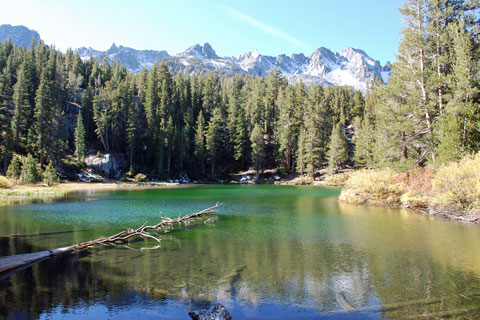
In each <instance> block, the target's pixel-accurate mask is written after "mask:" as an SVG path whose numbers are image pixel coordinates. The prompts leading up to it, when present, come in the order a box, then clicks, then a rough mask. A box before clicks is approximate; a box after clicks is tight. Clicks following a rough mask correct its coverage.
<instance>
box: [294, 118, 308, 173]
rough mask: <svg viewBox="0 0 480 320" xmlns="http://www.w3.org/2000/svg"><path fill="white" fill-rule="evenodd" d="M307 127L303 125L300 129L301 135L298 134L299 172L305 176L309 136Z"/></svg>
mask: <svg viewBox="0 0 480 320" xmlns="http://www.w3.org/2000/svg"><path fill="white" fill-rule="evenodd" d="M306 131H307V129H306V128H305V127H302V128H301V129H300V135H299V136H298V142H297V154H296V156H297V167H296V169H297V172H300V174H301V175H302V176H303V174H304V173H305V164H306V161H305V160H306V159H305V158H306V157H305V156H306V153H307V150H306V138H307V137H306V136H307V132H306Z"/></svg>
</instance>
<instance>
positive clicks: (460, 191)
mask: <svg viewBox="0 0 480 320" xmlns="http://www.w3.org/2000/svg"><path fill="white" fill-rule="evenodd" d="M432 203H433V205H435V206H439V207H445V208H453V209H461V210H467V211H468V210H475V209H480V153H478V154H476V155H474V156H467V157H465V158H464V159H462V160H461V161H460V162H451V163H448V164H446V165H443V166H441V167H440V168H439V169H438V170H437V173H436V174H435V176H434V178H433V182H432Z"/></svg>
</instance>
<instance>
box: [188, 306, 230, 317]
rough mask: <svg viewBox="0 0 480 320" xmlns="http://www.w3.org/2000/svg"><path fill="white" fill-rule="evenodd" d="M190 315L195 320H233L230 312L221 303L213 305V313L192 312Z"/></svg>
mask: <svg viewBox="0 0 480 320" xmlns="http://www.w3.org/2000/svg"><path fill="white" fill-rule="evenodd" d="M188 315H189V316H190V318H192V319H193V320H232V316H231V315H230V312H228V310H227V309H225V307H224V306H222V305H221V304H219V303H215V304H214V305H213V308H212V311H204V310H201V311H192V312H189V313H188Z"/></svg>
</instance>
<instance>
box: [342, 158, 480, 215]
mask: <svg viewBox="0 0 480 320" xmlns="http://www.w3.org/2000/svg"><path fill="white" fill-rule="evenodd" d="M339 199H340V201H343V202H347V203H352V204H371V205H381V206H393V207H406V208H412V209H418V210H422V211H423V212H425V213H427V214H432V215H442V216H446V217H449V218H452V219H455V220H461V221H465V222H479V220H480V153H479V154H476V155H474V156H469V157H466V158H464V159H463V160H461V161H459V162H453V163H448V164H445V165H443V166H440V167H434V166H429V167H426V168H418V169H415V170H410V171H408V172H406V173H397V172H394V171H393V170H388V169H385V170H366V169H365V170H359V171H356V172H354V173H352V174H351V175H350V176H349V178H348V179H347V180H346V182H345V186H344V188H343V190H342V193H341V194H340V198H339Z"/></svg>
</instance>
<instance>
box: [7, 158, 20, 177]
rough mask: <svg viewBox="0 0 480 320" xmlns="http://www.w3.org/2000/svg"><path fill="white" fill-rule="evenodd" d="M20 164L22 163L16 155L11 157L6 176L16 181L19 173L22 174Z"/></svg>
mask: <svg viewBox="0 0 480 320" xmlns="http://www.w3.org/2000/svg"><path fill="white" fill-rule="evenodd" d="M21 165H22V163H21V161H20V160H19V159H18V157H17V156H14V157H13V158H12V161H10V165H9V166H8V170H7V177H8V178H10V179H13V180H15V181H18V180H19V179H20V175H21V174H22V168H21Z"/></svg>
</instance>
